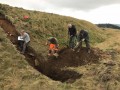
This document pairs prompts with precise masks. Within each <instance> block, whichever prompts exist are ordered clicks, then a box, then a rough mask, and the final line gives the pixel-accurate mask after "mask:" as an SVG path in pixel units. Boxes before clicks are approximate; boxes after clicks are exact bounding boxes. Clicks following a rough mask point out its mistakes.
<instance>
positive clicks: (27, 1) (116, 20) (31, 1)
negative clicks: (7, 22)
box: [0, 0, 120, 24]
mask: <svg viewBox="0 0 120 90" xmlns="http://www.w3.org/2000/svg"><path fill="white" fill-rule="evenodd" d="M0 3H3V4H8V5H10V6H15V7H22V8H24V9H29V10H37V11H43V12H49V13H55V14H60V15H65V16H70V17H74V18H78V19H83V20H87V21H90V22H92V23H94V24H99V23H111V24H120V0H0Z"/></svg>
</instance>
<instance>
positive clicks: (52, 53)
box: [46, 37, 58, 57]
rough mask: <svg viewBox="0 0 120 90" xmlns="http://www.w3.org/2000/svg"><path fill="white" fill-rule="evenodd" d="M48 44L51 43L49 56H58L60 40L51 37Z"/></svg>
mask: <svg viewBox="0 0 120 90" xmlns="http://www.w3.org/2000/svg"><path fill="white" fill-rule="evenodd" d="M46 45H49V54H48V56H56V57H57V56H58V53H57V52H58V41H57V39H56V38H55V37H50V38H48V39H47V42H46Z"/></svg>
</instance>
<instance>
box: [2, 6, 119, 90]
mask: <svg viewBox="0 0 120 90" xmlns="http://www.w3.org/2000/svg"><path fill="white" fill-rule="evenodd" d="M0 8H1V10H0V12H1V15H0V18H5V19H7V20H9V21H10V23H11V24H12V25H13V26H15V29H17V31H18V32H19V31H20V30H21V29H24V30H26V31H27V32H28V33H29V34H30V36H31V45H30V46H31V47H32V48H33V49H34V50H35V52H36V53H37V55H38V56H39V55H41V53H42V55H43V56H44V57H45V56H46V50H47V49H46V47H45V45H44V43H45V40H46V38H47V37H49V36H56V37H57V38H58V39H59V42H60V47H64V46H65V45H66V41H67V37H66V36H67V24H68V23H73V24H75V25H76V27H77V30H79V29H87V30H88V31H89V33H90V37H91V44H92V45H95V44H96V43H101V42H103V41H104V40H105V39H106V37H107V36H106V35H103V33H104V31H103V30H101V29H99V28H98V27H96V26H95V25H93V24H91V23H89V22H87V21H84V20H77V19H74V18H70V17H65V16H59V15H55V14H48V13H44V12H37V11H28V10H24V9H20V8H13V7H10V6H7V5H2V4H0ZM24 15H28V16H29V17H30V18H29V19H28V20H24V18H23V16H24ZM7 29H9V28H7ZM61 33H62V34H61ZM5 38H6V37H5ZM13 41H14V40H13ZM6 44H7V43H6ZM3 46H5V45H3ZM14 47H16V46H14ZM5 48H8V47H5ZM10 48H11V46H10ZM16 51H17V50H16ZM6 52H7V53H8V51H6ZM17 52H18V51H17ZM82 52H83V54H85V55H86V52H84V48H83V51H82ZM97 52H98V53H97ZM101 52H102V51H100V50H99V49H93V52H92V53H94V54H92V53H91V54H90V55H87V56H88V57H87V58H86V57H85V56H81V54H77V55H76V54H75V53H74V54H75V55H76V56H75V57H74V56H72V55H73V52H71V51H70V50H68V49H67V50H65V52H63V53H61V56H62V57H61V58H62V59H58V61H55V62H58V63H60V61H62V62H64V61H67V59H68V61H69V62H68V63H69V64H68V65H67V63H66V62H65V64H63V65H62V64H61V66H58V65H59V64H56V63H55V62H53V63H51V62H52V61H54V60H51V61H50V60H49V61H48V64H47V63H45V64H40V67H43V70H44V69H46V72H44V73H46V74H48V73H49V72H50V70H53V69H51V68H53V67H54V65H55V67H62V68H60V71H61V70H63V73H62V74H61V73H60V74H59V72H57V74H56V70H58V68H56V69H55V68H54V70H55V72H54V70H53V72H52V73H51V76H55V75H58V74H59V75H60V76H64V75H65V76H66V75H68V76H70V77H71V76H72V77H74V76H76V75H80V74H82V77H80V78H77V79H76V78H75V79H76V81H75V82H74V81H71V79H69V78H67V79H69V80H67V82H74V83H72V84H66V83H63V84H61V83H60V82H56V81H53V80H50V79H48V78H47V77H45V76H43V75H41V74H40V73H37V76H35V78H34V79H32V76H33V77H34V75H36V72H37V71H36V70H34V69H33V70H32V67H30V66H29V64H28V63H26V62H25V61H22V59H21V58H20V61H21V62H22V63H21V64H23V65H24V63H26V65H25V67H23V72H24V73H21V72H22V71H20V70H19V69H16V70H15V71H14V73H13V74H15V75H16V76H17V75H21V74H22V75H23V76H20V77H21V78H22V80H21V78H19V77H16V82H17V81H19V80H21V81H22V83H21V82H20V83H19V85H18V86H17V85H16V87H14V86H15V85H11V84H9V81H7V82H8V83H7V84H6V83H5V81H2V82H1V83H2V89H6V87H7V89H11V88H12V89H13V90H14V89H18V90H22V89H23V90H27V89H28V90H41V89H45V90H70V89H71V90H94V89H95V90H99V89H100V90H102V89H103V90H104V89H112V90H115V89H116V90H117V89H119V82H120V80H119V78H120V77H119V67H118V66H119V65H120V62H119V59H115V58H114V62H113V65H111V64H109V61H110V60H111V57H110V56H109V55H111V54H112V56H113V57H116V55H118V53H117V52H111V53H108V55H106V54H107V53H105V54H103V52H102V55H105V56H104V57H105V58H103V59H102V60H101V59H100V60H99V59H98V58H99V56H100V54H101ZM11 54H12V53H11V52H10V54H9V55H11ZM16 55H17V54H16ZM2 56H3V57H2V58H3V59H4V57H5V56H4V55H2ZM11 56H13V57H14V56H15V55H11ZM18 56H21V55H20V54H19V52H18ZM69 56H71V57H72V59H71V58H69ZM94 56H95V57H94ZM6 57H7V58H9V59H8V61H9V60H10V57H9V56H6ZM22 57H23V56H22ZM63 57H65V58H63ZM89 57H91V58H92V60H91V58H89ZM102 57H103V56H102ZM106 57H107V58H106ZM76 58H78V59H76ZM79 58H83V60H82V59H80V60H81V61H82V62H80V61H79ZM24 59H25V60H26V58H24ZM112 59H113V58H112ZM115 60H116V61H118V62H116V61H115ZM11 61H13V62H12V63H14V61H15V60H14V58H12V59H11ZM17 61H19V58H18V60H17ZM74 61H75V62H74ZM88 61H89V62H88ZM94 61H95V62H94ZM103 61H105V62H103ZM112 61H113V60H112ZM96 62H97V63H96ZM49 63H50V64H49ZM76 63H77V64H78V65H76ZM81 63H82V64H83V66H81ZM114 63H115V64H114ZM8 64H11V62H8ZM19 65H20V64H19V62H17V63H16V66H15V67H12V69H11V70H13V69H15V68H18V66H19ZM44 65H46V66H48V65H49V67H51V66H52V67H51V68H48V67H46V66H44ZM4 66H6V64H4ZM4 66H2V67H1V68H0V69H1V70H2V71H3V72H4V73H7V72H6V71H5V70H4V69H2V68H3V67H4ZM20 66H22V65H20ZM66 66H67V67H66ZM9 67H10V66H9V65H8V66H7V68H9ZM24 68H27V69H26V70H24ZM29 69H30V71H31V72H33V73H32V75H31V72H29V73H28V74H27V75H26V72H27V70H29ZM48 69H49V70H48ZM47 70H48V71H47ZM65 70H67V71H68V72H70V73H68V72H64V71H65ZM16 71H17V72H16ZM19 71H20V72H19ZM40 71H41V70H40ZM71 71H74V72H73V73H74V74H73V73H71ZM41 72H42V71H41ZM76 73H77V74H76ZM24 75H26V76H24ZM112 76H113V77H112ZM5 77H9V78H12V80H14V79H13V76H10V75H9V73H7V75H6V76H5ZM5 77H4V76H3V77H1V79H4V78H5ZM14 77H15V76H14ZM107 77H108V78H107ZM9 78H8V80H10V79H9ZM56 78H57V79H59V76H56ZM65 79H66V77H65ZM63 80H64V77H63ZM10 81H11V80H10ZM29 81H30V82H29ZM11 82H13V81H11ZM29 83H30V84H29ZM13 84H14V83H13ZM15 84H16V83H15ZM21 84H22V85H21ZM9 85H10V86H9ZM111 86H113V87H111Z"/></svg>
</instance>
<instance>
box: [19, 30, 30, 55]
mask: <svg viewBox="0 0 120 90" xmlns="http://www.w3.org/2000/svg"><path fill="white" fill-rule="evenodd" d="M21 38H22V39H23V41H24V43H23V49H22V54H24V53H25V51H26V49H27V47H28V45H29V42H30V36H29V34H28V33H27V32H25V31H24V30H22V31H21Z"/></svg>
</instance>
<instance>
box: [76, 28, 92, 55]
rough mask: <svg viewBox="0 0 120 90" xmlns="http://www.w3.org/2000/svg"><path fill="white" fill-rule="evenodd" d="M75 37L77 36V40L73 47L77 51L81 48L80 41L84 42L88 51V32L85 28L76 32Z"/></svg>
mask: <svg viewBox="0 0 120 90" xmlns="http://www.w3.org/2000/svg"><path fill="white" fill-rule="evenodd" d="M77 37H78V42H77V45H76V47H75V48H74V49H75V50H77V51H78V52H79V51H80V49H81V48H82V42H85V44H86V49H87V52H88V53H90V44H89V43H90V42H89V34H88V32H87V31H85V30H81V31H80V32H79V33H78V36H77Z"/></svg>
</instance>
